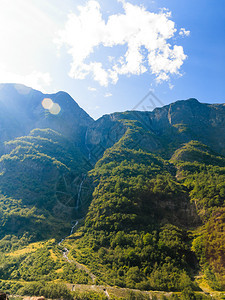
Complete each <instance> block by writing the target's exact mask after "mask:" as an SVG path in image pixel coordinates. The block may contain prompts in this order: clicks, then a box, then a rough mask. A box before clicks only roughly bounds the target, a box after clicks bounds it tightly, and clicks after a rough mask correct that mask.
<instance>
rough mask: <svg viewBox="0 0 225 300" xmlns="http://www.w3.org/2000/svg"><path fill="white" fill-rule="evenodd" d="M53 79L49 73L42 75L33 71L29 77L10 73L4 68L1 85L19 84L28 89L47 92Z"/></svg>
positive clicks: (0, 70)
mask: <svg viewBox="0 0 225 300" xmlns="http://www.w3.org/2000/svg"><path fill="white" fill-rule="evenodd" d="M51 81H52V78H51V76H50V74H49V73H42V72H38V71H33V72H32V73H30V74H27V75H19V74H16V73H12V72H8V71H6V70H4V68H0V82H1V83H18V84H24V85H26V86H28V87H31V88H34V89H37V90H40V91H42V92H46V90H45V89H46V87H48V86H49V85H50V83H51Z"/></svg>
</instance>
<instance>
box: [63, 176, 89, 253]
mask: <svg viewBox="0 0 225 300" xmlns="http://www.w3.org/2000/svg"><path fill="white" fill-rule="evenodd" d="M82 176H83V179H82V181H81V183H80V185H79V188H78V194H77V203H76V207H75V209H76V210H78V208H79V206H80V199H81V192H82V186H83V184H84V181H85V179H86V175H82ZM71 223H72V227H71V231H70V234H69V235H68V236H70V235H71V234H73V232H74V228H75V227H76V226H77V225H78V220H73V221H72V222H71ZM68 236H65V237H64V238H63V239H62V240H61V241H60V242H59V243H58V245H59V246H60V244H61V243H62V242H63V241H64V240H65V239H66V238H67V237H68ZM65 249H66V248H64V250H65ZM66 251H67V254H68V250H67V249H66Z"/></svg>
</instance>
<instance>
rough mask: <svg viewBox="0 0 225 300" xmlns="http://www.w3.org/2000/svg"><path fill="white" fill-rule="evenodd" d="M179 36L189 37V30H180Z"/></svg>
mask: <svg viewBox="0 0 225 300" xmlns="http://www.w3.org/2000/svg"><path fill="white" fill-rule="evenodd" d="M179 35H181V36H183V37H184V36H189V35H190V30H186V29H185V28H181V29H180V31H179Z"/></svg>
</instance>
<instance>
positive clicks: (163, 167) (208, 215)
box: [0, 84, 225, 299]
mask: <svg viewBox="0 0 225 300" xmlns="http://www.w3.org/2000/svg"><path fill="white" fill-rule="evenodd" d="M43 99H51V100H47V101H50V102H48V103H50V104H51V105H52V103H57V104H58V106H59V107H60V109H61V110H60V111H59V110H58V114H56V113H55V112H54V111H53V112H51V109H46V108H44V107H43V102H42V101H43ZM44 106H45V105H44ZM0 112H1V115H0V126H1V127H0V131H1V137H0V139H1V142H2V146H1V157H0V216H1V221H0V279H1V280H2V281H0V287H1V288H2V289H5V288H6V287H7V289H9V290H10V291H11V292H13V293H17V292H19V293H21V294H22V293H28V292H27V291H29V293H30V294H32V293H34V294H35V293H36V292H34V290H35V289H36V290H40V288H38V287H37V286H39V285H40V284H42V285H43V282H42V281H43V280H45V282H52V281H56V280H58V281H64V282H67V283H73V284H75V283H77V284H78V283H85V284H86V283H93V281H94V282H95V283H97V284H109V285H116V286H119V287H127V288H136V289H141V290H162V291H180V292H181V293H182V294H180V295H181V298H180V299H207V296H205V297H206V298H204V297H203V296H201V295H202V294H199V297H200V298H193V297H197V296H196V295H197V294H196V293H195V294H193V291H199V290H201V289H202V290H203V291H206V290H205V289H206V287H207V290H211V291H213V290H222V289H224V288H225V285H224V282H225V264H224V250H225V249H224V246H223V245H224V244H225V235H224V220H225V210H224V204H225V183H224V182H225V158H224V154H225V152H224V149H225V136H224V127H225V105H224V104H204V103H200V102H198V101H197V100H196V99H188V100H182V101H177V102H175V103H172V104H170V105H167V106H164V107H161V108H156V109H154V110H153V111H152V112H142V111H127V112H123V113H113V114H110V115H105V116H103V117H101V118H100V119H98V120H96V121H94V120H93V119H92V118H91V117H89V116H88V115H87V114H86V113H85V112H84V111H83V110H82V109H81V108H80V107H79V106H78V105H77V104H76V102H75V101H74V100H73V99H72V98H71V97H70V96H69V95H68V94H66V93H64V92H59V93H56V94H52V95H50V94H48V95H44V94H42V93H40V92H38V91H35V90H32V89H29V88H27V87H24V86H20V85H13V84H7V85H1V89H0ZM65 237H66V238H65ZM61 239H64V240H63V242H62V243H60V244H58V242H59V241H60V240H61ZM63 249H64V254H63V255H62V253H61V251H62V250H63ZM65 249H66V250H65ZM65 258H67V260H65ZM197 275H198V276H197ZM21 280H22V281H21ZM21 282H23V283H21ZM35 282H36V283H35ZM37 294H38V293H37ZM186 294H188V295H189V296H190V295H192V296H190V297H189V296H188V297H189V298H182V297H185V296H184V295H186ZM182 295H183V296H182ZM174 297H175V296H174ZM191 297H192V298H191ZM201 297H203V298H201Z"/></svg>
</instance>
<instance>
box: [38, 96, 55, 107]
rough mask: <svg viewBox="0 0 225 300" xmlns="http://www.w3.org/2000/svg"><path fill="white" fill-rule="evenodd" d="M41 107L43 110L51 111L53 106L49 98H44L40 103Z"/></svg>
mask: <svg viewBox="0 0 225 300" xmlns="http://www.w3.org/2000/svg"><path fill="white" fill-rule="evenodd" d="M41 104H42V106H43V107H44V109H49V110H50V109H51V108H52V106H53V104H54V103H53V101H52V99H50V98H45V99H44V100H43V101H42V103H41Z"/></svg>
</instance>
